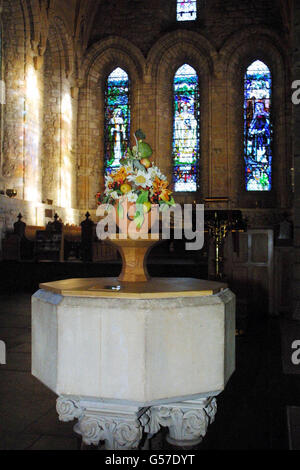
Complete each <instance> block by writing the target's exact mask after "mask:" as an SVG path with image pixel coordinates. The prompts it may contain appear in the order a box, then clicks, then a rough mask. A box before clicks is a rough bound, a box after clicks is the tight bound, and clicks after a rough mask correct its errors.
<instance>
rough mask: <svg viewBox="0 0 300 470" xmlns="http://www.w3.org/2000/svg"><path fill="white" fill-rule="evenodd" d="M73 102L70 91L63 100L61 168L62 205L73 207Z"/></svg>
mask: <svg viewBox="0 0 300 470" xmlns="http://www.w3.org/2000/svg"><path fill="white" fill-rule="evenodd" d="M72 117H73V115H72V102H71V96H70V93H65V94H64V96H63V99H62V102H61V118H62V129H61V151H62V158H61V168H60V198H59V200H60V205H61V207H64V208H66V209H68V208H71V205H72V204H71V201H72V163H71V159H70V153H71V149H72Z"/></svg>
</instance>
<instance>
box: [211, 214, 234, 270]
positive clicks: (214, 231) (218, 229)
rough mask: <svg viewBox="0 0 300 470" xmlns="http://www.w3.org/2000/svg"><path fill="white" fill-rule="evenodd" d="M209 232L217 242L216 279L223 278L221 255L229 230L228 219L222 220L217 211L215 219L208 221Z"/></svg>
mask: <svg viewBox="0 0 300 470" xmlns="http://www.w3.org/2000/svg"><path fill="white" fill-rule="evenodd" d="M207 227H208V233H209V235H210V236H211V238H212V239H213V241H214V243H215V254H216V257H215V275H216V279H222V276H223V274H222V272H221V269H220V268H221V263H222V262H223V257H222V256H220V253H221V248H222V245H223V241H224V240H225V238H226V236H227V234H228V230H229V224H228V221H227V220H222V221H220V220H219V219H218V214H217V212H215V215H214V220H209V221H208V222H207Z"/></svg>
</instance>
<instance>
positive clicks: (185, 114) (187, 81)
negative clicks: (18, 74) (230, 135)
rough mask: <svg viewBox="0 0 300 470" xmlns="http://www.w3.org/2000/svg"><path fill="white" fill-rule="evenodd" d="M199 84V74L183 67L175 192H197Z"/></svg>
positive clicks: (178, 82) (178, 85)
mask: <svg viewBox="0 0 300 470" xmlns="http://www.w3.org/2000/svg"><path fill="white" fill-rule="evenodd" d="M199 134H200V105H199V84H198V76H197V73H196V71H195V70H194V69H193V68H192V67H191V66H190V65H188V64H184V65H182V66H181V67H180V68H179V69H178V70H177V72H176V74H175V77H174V119H173V158H174V161H173V180H174V191H197V188H198V161H199V144H200V137H199Z"/></svg>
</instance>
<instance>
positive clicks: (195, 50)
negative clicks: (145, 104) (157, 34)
mask: <svg viewBox="0 0 300 470" xmlns="http://www.w3.org/2000/svg"><path fill="white" fill-rule="evenodd" d="M216 57H217V54H216V51H215V49H214V48H213V46H212V45H211V44H210V42H209V41H208V40H206V39H205V38H203V37H202V36H201V35H199V34H198V33H194V32H190V31H183V30H181V31H176V32H174V33H169V34H167V35H166V36H164V37H163V38H162V39H161V40H160V41H158V43H156V44H155V45H154V46H153V48H152V49H151V51H150V53H149V55H148V59H147V70H148V72H149V75H150V76H151V77H152V80H153V83H154V87H153V88H154V90H155V110H154V115H156V116H157V119H156V131H155V149H159V150H160V151H159V155H158V156H157V159H156V160H157V163H158V164H159V165H160V167H161V169H162V170H163V171H164V172H165V174H166V175H167V176H168V178H169V180H170V179H171V177H172V157H171V155H172V135H173V132H172V122H173V108H172V106H173V79H174V75H175V73H176V70H177V69H178V68H179V67H180V66H181V65H183V64H184V63H188V64H189V65H191V66H192V67H193V68H194V69H195V70H196V72H197V74H198V77H199V85H200V102H201V110H202V112H201V132H200V133H201V137H200V139H201V151H200V193H201V194H203V193H206V191H207V187H208V184H209V181H208V179H209V171H208V166H209V165H208V161H209V154H210V145H209V141H210V139H209V129H210V124H209V123H210V121H211V113H210V106H209V102H210V96H211V80H212V76H213V73H214V62H215V60H216ZM198 197H200V194H199V195H198ZM178 198H179V199H180V198H182V202H190V201H193V200H195V194H194V193H191V194H190V195H187V194H185V195H180V194H178V197H177V200H178Z"/></svg>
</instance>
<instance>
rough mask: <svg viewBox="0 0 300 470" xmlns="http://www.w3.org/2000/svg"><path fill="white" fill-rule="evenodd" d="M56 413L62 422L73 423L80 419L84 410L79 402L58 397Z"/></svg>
mask: <svg viewBox="0 0 300 470" xmlns="http://www.w3.org/2000/svg"><path fill="white" fill-rule="evenodd" d="M56 411H57V413H58V416H59V420H60V421H64V422H66V421H73V419H75V418H80V416H82V414H83V410H82V408H81V407H80V404H79V400H76V399H75V398H69V397H64V396H61V397H58V398H57V400H56Z"/></svg>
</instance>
